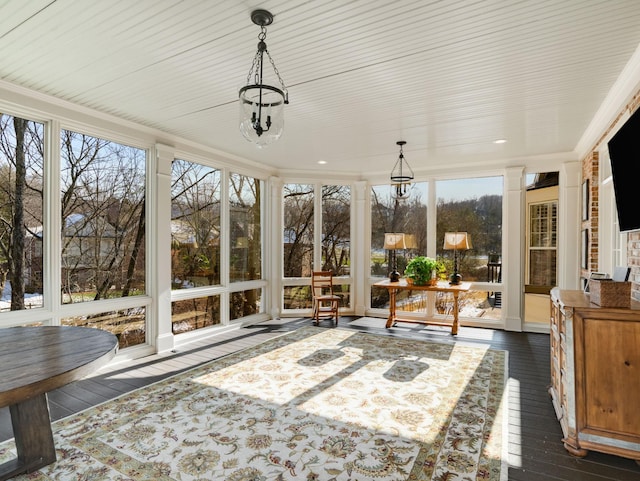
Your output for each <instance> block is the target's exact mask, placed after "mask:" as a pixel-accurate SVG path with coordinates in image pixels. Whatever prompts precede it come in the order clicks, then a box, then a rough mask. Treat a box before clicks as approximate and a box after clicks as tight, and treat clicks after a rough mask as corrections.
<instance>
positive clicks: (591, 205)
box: [580, 151, 600, 279]
mask: <svg viewBox="0 0 640 481" xmlns="http://www.w3.org/2000/svg"><path fill="white" fill-rule="evenodd" d="M599 169H600V159H599V156H598V152H595V151H594V152H591V154H590V155H589V156H588V157H587V158H585V159H583V161H582V182H583V185H582V187H583V188H582V194H583V195H584V193H585V187H586V193H587V196H586V197H587V199H586V202H587V211H586V215H585V212H584V211H583V213H582V223H581V226H580V227H581V229H582V235H583V236H584V235H586V238H587V245H586V249H587V252H586V253H585V252H582V253H581V255H582V256H586V262H585V261H584V260H583V261H582V264H581V265H582V270H581V272H580V277H581V278H583V279H588V278H589V274H590V273H591V272H594V271H597V270H598V195H599V189H598V175H599ZM585 182H586V186H585V184H584V183H585ZM582 202H585V199H582ZM581 238H582V237H581Z"/></svg>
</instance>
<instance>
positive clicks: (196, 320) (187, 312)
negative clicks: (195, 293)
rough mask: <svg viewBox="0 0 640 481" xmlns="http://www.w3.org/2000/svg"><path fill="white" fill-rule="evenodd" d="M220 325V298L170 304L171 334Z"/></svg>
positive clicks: (186, 300) (211, 297)
mask: <svg viewBox="0 0 640 481" xmlns="http://www.w3.org/2000/svg"><path fill="white" fill-rule="evenodd" d="M218 324H220V296H207V297H198V298H195V299H184V300H181V301H174V302H172V303H171V332H173V333H174V334H181V333H183V332H189V331H194V330H196V329H202V328H205V327H209V326H214V325H218Z"/></svg>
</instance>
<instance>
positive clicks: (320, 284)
mask: <svg viewBox="0 0 640 481" xmlns="http://www.w3.org/2000/svg"><path fill="white" fill-rule="evenodd" d="M311 294H312V296H313V323H314V324H315V325H318V324H319V323H320V318H321V317H323V318H329V319H333V318H335V320H336V326H337V325H338V305H339V303H340V300H341V297H340V296H337V295H335V294H334V293H333V273H332V272H331V271H315V272H313V273H312V275H311Z"/></svg>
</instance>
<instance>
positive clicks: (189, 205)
mask: <svg viewBox="0 0 640 481" xmlns="http://www.w3.org/2000/svg"><path fill="white" fill-rule="evenodd" d="M217 284H220V171H219V170H216V169H213V168H210V167H205V166H203V165H199V164H195V163H192V162H187V161H184V160H174V161H173V163H172V166H171V287H172V289H184V288H189V287H201V286H211V285H217Z"/></svg>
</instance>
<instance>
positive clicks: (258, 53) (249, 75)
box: [247, 50, 260, 85]
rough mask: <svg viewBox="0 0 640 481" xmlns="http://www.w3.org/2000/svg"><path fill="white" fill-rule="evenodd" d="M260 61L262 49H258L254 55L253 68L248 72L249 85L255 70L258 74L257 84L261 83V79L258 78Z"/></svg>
mask: <svg viewBox="0 0 640 481" xmlns="http://www.w3.org/2000/svg"><path fill="white" fill-rule="evenodd" d="M259 61H260V51H259V50H258V51H257V52H256V55H255V56H254V57H253V63H252V64H251V68H250V69H249V73H248V74H247V85H249V84H250V83H251V74H252V73H253V72H254V71H255V75H256V84H258V83H260V79H259V78H258V69H257V68H256V66H257V65H258V62H259Z"/></svg>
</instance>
